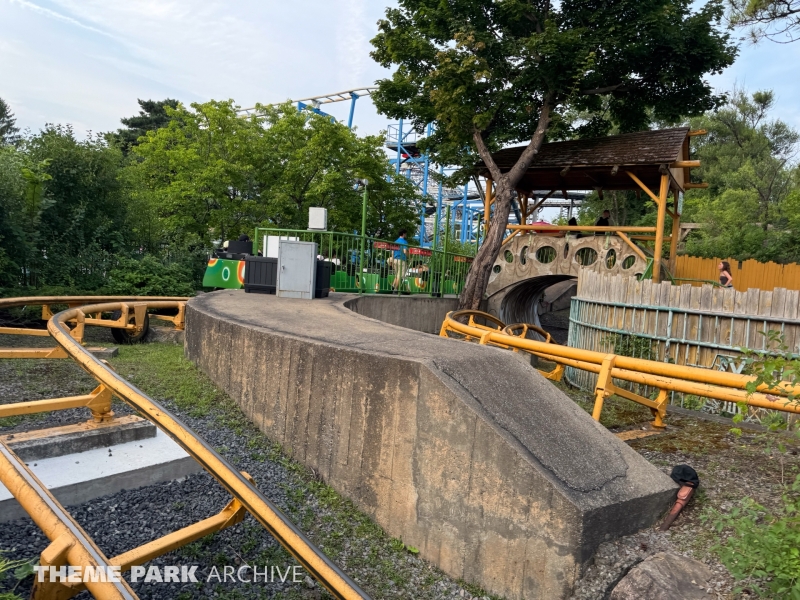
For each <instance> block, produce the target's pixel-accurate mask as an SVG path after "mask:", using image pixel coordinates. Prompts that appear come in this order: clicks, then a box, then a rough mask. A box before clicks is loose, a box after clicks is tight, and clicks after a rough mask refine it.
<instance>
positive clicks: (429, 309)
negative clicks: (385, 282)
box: [345, 295, 458, 333]
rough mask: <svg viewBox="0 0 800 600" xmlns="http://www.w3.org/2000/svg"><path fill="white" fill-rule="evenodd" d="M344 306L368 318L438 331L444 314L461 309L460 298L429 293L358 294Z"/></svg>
mask: <svg viewBox="0 0 800 600" xmlns="http://www.w3.org/2000/svg"><path fill="white" fill-rule="evenodd" d="M345 306H346V307H347V308H349V309H350V310H352V311H353V312H356V313H358V314H360V315H363V316H365V317H369V318H371V319H377V320H378V321H383V322H384V323H389V324H390V325H398V326H400V327H407V328H408V329H413V330H414V331H422V332H424V333H439V329H440V328H441V327H442V321H444V317H445V315H447V313H449V312H450V311H452V310H456V309H457V308H458V298H430V297H427V296H384V295H375V296H373V295H367V296H355V297H354V298H351V299H350V300H347V301H346V302H345Z"/></svg>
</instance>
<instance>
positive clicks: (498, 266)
mask: <svg viewBox="0 0 800 600" xmlns="http://www.w3.org/2000/svg"><path fill="white" fill-rule="evenodd" d="M492 271H494V272H495V273H499V272H500V265H495V266H494V268H493V269H492Z"/></svg>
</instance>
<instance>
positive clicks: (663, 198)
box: [653, 175, 669, 283]
mask: <svg viewBox="0 0 800 600" xmlns="http://www.w3.org/2000/svg"><path fill="white" fill-rule="evenodd" d="M668 193H669V175H662V176H661V189H660V190H659V193H658V218H657V219H656V247H655V249H654V250H653V282H654V283H661V252H662V246H663V245H664V220H665V217H666V215H667V194H668Z"/></svg>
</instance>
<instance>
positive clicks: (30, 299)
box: [0, 296, 188, 309]
mask: <svg viewBox="0 0 800 600" xmlns="http://www.w3.org/2000/svg"><path fill="white" fill-rule="evenodd" d="M186 300H188V298H186V297H185V296H24V297H19V298H0V309H3V308H15V307H17V306H50V305H52V304H67V305H68V306H82V305H85V304H91V303H92V302H155V301H169V302H185V301H186Z"/></svg>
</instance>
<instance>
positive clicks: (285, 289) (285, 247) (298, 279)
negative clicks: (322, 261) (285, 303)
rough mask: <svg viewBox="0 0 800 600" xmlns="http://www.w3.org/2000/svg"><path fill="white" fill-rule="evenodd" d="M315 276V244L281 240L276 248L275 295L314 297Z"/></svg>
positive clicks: (307, 298)
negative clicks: (276, 278) (276, 272)
mask: <svg viewBox="0 0 800 600" xmlns="http://www.w3.org/2000/svg"><path fill="white" fill-rule="evenodd" d="M316 277H317V244H316V243H315V242H298V241H295V240H281V241H280V248H279V250H278V281H277V295H278V296H280V297H282V298H303V299H306V300H311V299H313V298H314V285H315V284H316Z"/></svg>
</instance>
